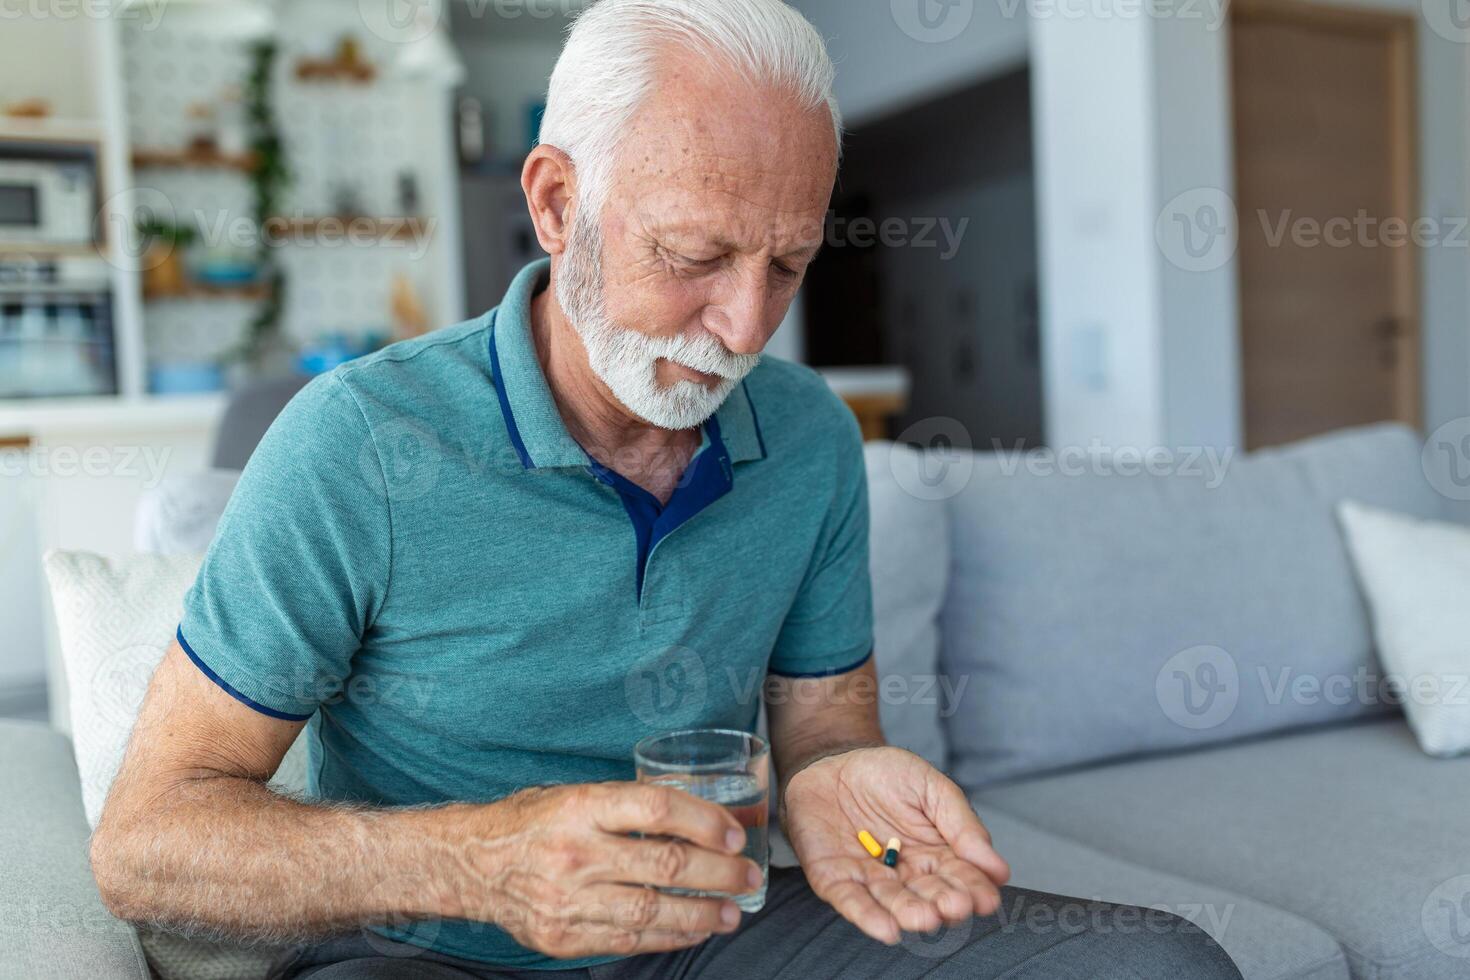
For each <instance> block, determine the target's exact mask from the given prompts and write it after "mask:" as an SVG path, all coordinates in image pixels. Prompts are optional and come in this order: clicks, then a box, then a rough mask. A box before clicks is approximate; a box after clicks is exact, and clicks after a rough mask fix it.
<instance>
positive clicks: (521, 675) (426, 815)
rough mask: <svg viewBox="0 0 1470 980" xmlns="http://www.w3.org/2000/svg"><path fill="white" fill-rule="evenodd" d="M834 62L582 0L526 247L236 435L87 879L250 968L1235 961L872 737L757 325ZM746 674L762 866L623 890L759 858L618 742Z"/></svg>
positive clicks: (786, 253) (834, 517)
mask: <svg viewBox="0 0 1470 980" xmlns="http://www.w3.org/2000/svg"><path fill="white" fill-rule="evenodd" d="M832 76H833V68H832V65H831V62H830V61H829V59H828V57H827V54H826V52H825V50H824V48H823V45H822V42H821V39H820V38H819V37H818V35H817V34H816V33H815V31H814V30H813V29H812V28H811V26H810V25H809V24H807V23H806V21H804V20H803V19H802V18H801V17H800V16H799V15H798V14H796V13H795V12H794V11H792V10H791V9H790V8H789V7H787V6H785V5H784V4H782V3H780V2H779V0H602V2H600V3H598V4H596V5H594V6H593V7H592V8H591V9H590V10H589V11H588V12H587V13H586V14H585V15H584V16H583V17H582V18H581V19H580V20H579V21H578V23H577V25H576V27H575V29H574V31H573V32H572V34H571V35H570V38H569V40H568V42H567V45H566V50H565V52H564V53H563V55H562V58H561V60H560V62H559V64H558V66H557V68H556V72H555V74H554V75H553V77H552V80H551V89H550V96H549V102H548V108H547V114H546V120H545V127H544V131H543V145H542V146H541V147H539V148H538V149H537V150H536V151H535V152H534V153H532V154H531V156H530V158H529V159H528V160H527V162H526V165H525V170H524V174H523V184H524V188H525V193H526V199H527V202H528V204H529V206H530V211H531V215H532V217H533V218H534V221H535V225H536V231H537V234H538V236H539V239H540V242H541V244H542V246H544V248H545V249H546V251H547V252H549V253H550V254H551V256H552V258H551V261H550V262H549V263H544V262H543V263H538V264H536V265H533V266H531V267H530V268H528V269H526V270H525V271H524V272H523V273H522V274H521V275H520V276H519V278H517V279H516V281H515V283H514V284H513V285H512V286H511V287H510V291H509V293H508V294H507V295H506V297H505V301H504V303H503V304H502V305H501V306H500V307H499V308H498V309H496V310H494V311H492V312H490V313H488V314H486V315H485V316H482V317H480V318H479V319H477V320H474V321H472V322H469V323H466V324H461V325H459V326H457V327H452V328H449V329H446V330H442V331H439V332H438V333H435V334H433V335H432V336H429V337H426V338H423V339H421V340H417V341H413V342H411V343H407V344H400V345H397V346H394V347H391V348H389V349H387V350H385V351H383V352H381V353H380V354H378V355H375V356H373V357H370V358H367V359H364V360H362V361H359V362H356V363H354V364H351V365H349V366H347V367H344V368H341V369H339V370H337V371H335V372H333V373H332V374H330V375H328V376H326V377H325V378H322V379H319V380H318V381H316V382H315V383H313V384H312V385H311V386H310V387H308V388H307V389H306V390H305V391H304V392H303V393H302V394H301V395H300V396H299V397H298V398H297V399H296V400H295V401H294V402H293V403H292V404H291V405H290V407H289V408H288V409H287V410H286V412H285V414H284V415H283V416H282V417H281V419H280V420H279V421H278V422H277V423H276V425H275V426H274V427H273V428H272V430H271V432H270V433H269V435H268V436H267V437H266V439H265V441H264V442H263V443H262V444H261V446H260V448H259V450H258V451H257V452H256V454H255V456H254V458H253V459H252V460H251V462H250V465H249V468H248V469H247V470H246V472H245V474H244V476H243V478H242V480H241V483H240V486H239V489H238V490H237V491H236V493H235V497H234V499H233V501H232V502H231V504H230V507H229V510H228V512H227V513H226V515H225V517H224V519H223V521H222V523H221V525H220V529H219V534H218V537H217V539H216V541H215V543H214V546H213V548H212V549H211V551H210V554H209V556H208V558H207V560H206V562H205V564H204V567H203V570H202V571H201V572H200V574H199V578H198V581H197V582H196V584H195V585H194V588H193V589H192V590H191V591H190V593H189V595H188V597H187V600H186V603H185V609H184V616H183V621H182V623H181V624H180V627H179V634H178V640H177V643H175V645H174V646H173V648H172V649H171V650H170V651H169V653H168V654H167V656H166V657H165V659H164V661H163V663H162V665H161V666H160V667H159V669H158V671H157V673H156V675H155V676H154V678H153V681H152V685H151V687H150V689H149V692H148V696H147V700H146V703H145V705H144V708H143V711H142V714H141V716H140V718H139V721H138V725H137V728H136V731H135V733H134V736H133V740H132V744H131V746H130V748H129V750H128V754H127V759H126V761H125V763H124V766H123V771H122V773H121V774H120V776H119V778H118V780H117V783H116V784H115V786H114V788H113V791H112V794H111V796H110V797H109V799H108V801H107V806H106V811H105V813H104V814H103V817H102V822H101V824H100V826H99V827H98V830H97V834H96V837H95V840H94V844H93V852H92V857H93V864H94V867H95V870H96V873H97V878H98V882H99V884H100V886H101V888H102V892H103V895H104V897H105V899H106V901H107V903H108V904H109V906H110V907H111V908H112V909H113V910H114V911H115V912H117V914H119V915H121V916H124V917H126V918H129V919H132V920H136V921H140V922H149V923H154V924H158V925H162V926H164V927H170V928H175V929H182V930H184V931H193V932H195V933H207V934H212V935H223V936H231V937H237V938H244V939H256V940H269V941H275V942H283V941H296V942H301V943H304V944H305V945H302V946H300V947H299V948H298V949H297V950H296V951H294V952H293V953H291V954H290V955H289V956H287V957H285V958H283V960H282V961H281V962H280V963H279V964H278V966H277V968H276V975H277V976H280V977H312V978H316V980H334V978H347V977H354V978H355V977H373V978H379V977H382V978H388V977H461V978H462V977H500V976H525V975H533V974H534V975H536V976H565V977H573V976H576V977H588V976H595V977H599V978H629V980H631V978H635V977H638V978H641V977H648V978H653V977H662V976H699V977H753V976H773V975H777V974H781V975H788V974H789V975H797V974H800V975H801V976H803V977H808V978H817V977H847V976H852V975H858V974H861V975H872V976H885V977H890V976H893V977H904V976H914V977H917V976H920V975H924V976H943V977H955V978H961V977H963V978H974V977H991V976H1001V975H1005V976H1007V977H1023V976H1025V977H1083V976H1085V977H1089V978H1090V977H1110V976H1126V977H1144V976H1146V977H1171V978H1172V977H1192V978H1196V980H1199V978H1223V977H1234V976H1237V974H1236V972H1235V970H1234V968H1233V966H1232V965H1231V963H1230V961H1229V959H1228V958H1227V957H1226V956H1225V955H1224V954H1223V953H1222V952H1221V951H1220V949H1219V948H1218V947H1217V946H1215V945H1214V944H1213V943H1212V942H1211V941H1210V940H1209V939H1208V938H1207V937H1205V936H1204V935H1203V934H1202V933H1201V932H1199V931H1198V930H1197V929H1195V928H1194V927H1192V926H1190V925H1188V924H1187V923H1185V922H1183V921H1182V920H1179V919H1176V918H1172V917H1168V916H1162V915H1154V916H1152V917H1150V916H1148V915H1144V914H1142V913H1141V910H1137V909H1131V910H1129V909H1117V908H1115V907H1112V906H1106V905H1102V904H1100V903H1080V902H1076V903H1069V902H1068V901H1067V900H1064V899H1059V898H1055V897H1053V896H1048V895H1042V894H1038V893H1034V892H1027V891H1023V890H1019V889H1012V888H1009V887H1003V886H1005V883H1006V881H1007V879H1008V876H1009V869H1008V868H1007V866H1006V862H1005V861H1004V860H1003V859H1002V858H1001V857H1000V856H999V855H997V853H996V851H995V850H993V849H992V847H991V842H990V837H989V835H988V833H987V832H986V830H985V828H984V827H983V826H982V825H981V822H980V821H979V819H978V818H977V817H976V815H975V814H974V812H973V811H972V810H971V808H970V806H969V804H968V802H967V801H966V798H965V796H964V794H963V793H962V792H961V790H960V789H959V788H958V787H956V786H955V785H954V784H953V783H952V782H950V781H949V780H948V779H947V778H946V777H945V776H944V775H942V774H941V773H940V772H938V771H936V770H935V769H933V768H931V767H930V766H929V765H928V764H926V763H925V762H923V761H922V760H920V759H919V758H918V757H916V756H914V755H911V754H909V753H907V752H904V751H902V750H900V749H896V748H891V747H886V746H885V745H884V743H883V737H882V734H881V732H880V731H879V727H878V724H877V718H876V712H875V708H874V706H873V698H872V697H871V695H870V694H869V695H867V696H864V695H863V693H862V692H863V686H864V685H869V687H868V688H867V690H868V691H869V692H871V690H872V688H871V684H872V682H873V678H874V668H873V663H872V659H871V639H872V622H871V618H872V617H871V610H870V605H871V603H870V597H869V584H868V578H867V535H868V524H867V498H866V491H865V483H864V468H863V463H862V452H861V447H860V445H859V436H858V432H857V428H856V425H855V423H854V421H853V419H852V418H851V416H850V415H849V414H848V413H847V412H846V410H845V409H844V407H843V406H842V404H841V403H840V402H839V401H837V400H836V399H835V398H834V397H833V396H832V395H831V394H830V393H829V392H828V391H827V390H826V389H825V387H824V386H823V384H822V383H821V381H820V380H819V379H818V378H817V376H816V375H814V374H812V373H811V372H809V371H807V370H804V369H802V368H799V367H794V366H792V365H790V364H784V363H781V362H778V361H773V360H765V361H762V360H761V359H760V353H761V350H762V348H764V347H765V345H766V343H767V341H769V340H770V338H771V335H772V333H773V332H774V331H775V330H776V328H777V325H778V324H780V323H781V321H782V318H783V317H784V315H785V313H786V311H787V308H788V306H789V305H790V303H791V301H792V298H793V297H794V296H795V294H796V291H797V288H798V287H799V286H800V284H801V281H802V276H803V273H804V271H805V269H806V267H807V265H808V263H810V262H811V260H812V258H813V256H814V255H815V253H816V251H817V248H818V246H819V244H820V238H821V229H822V227H823V218H824V215H825V212H826V210H827V207H828V204H829V199H830V195H831V191H832V188H833V184H834V178H835V174H836V171H837V162H838V156H839V144H840V134H841V123H840V120H839V118H838V113H837V109H836V106H835V103H834V101H833V98H832V95H831V83H832ZM472 274H473V270H472ZM767 675H769V678H770V682H769V683H767V684H764V685H762V684H761V683H760V681H761V679H762V678H765V677H766V676H767ZM650 677H651V678H652V679H653V681H652V682H653V683H654V684H655V685H658V684H664V686H665V687H667V688H668V689H667V690H655V691H654V693H655V694H658V695H661V697H651V696H650V695H649V692H648V690H647V684H648V683H649V681H648V678H650ZM677 677H682V678H683V679H684V681H685V683H684V684H682V685H678V684H673V683H672V680H673V679H675V678H677ZM752 678H753V679H754V683H750V682H749V680H750V679H752ZM691 679H693V680H691ZM762 692H763V693H764V695H765V699H766V702H767V704H768V705H769V724H770V734H771V742H772V745H773V746H774V756H775V762H776V768H777V770H778V772H779V775H780V784H779V790H778V791H779V794H780V799H781V804H782V811H783V815H784V826H785V829H786V831H787V834H788V836H789V838H790V840H791V843H792V845H793V848H794V850H795V852H796V854H797V856H798V858H799V860H800V864H801V868H800V870H795V869H793V870H789V871H777V872H774V873H773V874H772V875H771V876H770V880H769V885H768V887H769V891H768V897H767V902H766V905H765V908H764V909H763V910H762V911H760V912H758V913H755V914H753V915H750V916H748V917H747V918H745V920H744V921H742V916H741V913H740V911H739V909H738V908H737V907H736V905H735V904H734V903H732V902H731V901H729V900H727V899H721V898H712V897H698V896H697V895H689V894H676V893H669V892H667V891H665V890H662V889H668V888H674V889H678V890H682V891H694V892H702V893H710V892H714V893H718V894H726V895H740V894H744V893H748V892H757V891H759V890H760V889H761V888H762V887H763V881H762V875H761V871H760V869H759V868H757V867H756V866H755V865H754V864H753V863H752V862H750V861H749V860H747V859H745V858H744V857H742V856H741V848H742V843H743V839H744V836H745V832H744V831H743V829H742V828H741V826H740V824H739V823H737V822H736V821H735V819H734V818H733V817H732V816H731V815H730V813H729V811H727V810H725V809H724V808H722V807H720V806H717V805H715V804H713V803H708V802H704V801H702V800H699V799H696V798H694V797H693V796H690V795H687V794H685V793H682V792H679V791H676V790H671V789H667V788H656V787H650V786H640V785H638V784H636V783H634V782H630V781H629V780H630V777H631V776H632V765H631V751H632V747H633V745H634V743H635V742H637V741H638V740H639V739H641V738H643V737H645V736H647V735H649V734H652V733H656V732H658V731H660V730H665V729H669V728H677V727H691V726H701V727H704V726H714V727H725V728H737V729H746V730H750V729H752V728H753V727H754V725H755V723H756V718H757V712H758V709H759V706H760V700H761V694H762ZM308 724H309V728H308V731H307V745H308V750H309V771H310V786H309V789H310V792H309V794H308V796H307V798H306V799H302V800H298V799H293V798H289V797H286V796H283V795H279V794H277V793H275V792H273V791H272V790H271V789H270V788H268V786H267V780H268V778H269V777H270V776H271V774H272V773H273V772H274V771H275V770H276V768H277V766H278V764H279V763H280V762H281V759H282V757H283V755H284V753H285V752H286V751H287V748H288V747H289V746H290V745H291V744H292V742H293V740H295V739H296V737H297V734H298V732H300V731H301V729H302V727H303V725H308ZM860 829H870V830H872V832H873V833H875V834H877V835H878V836H879V837H880V838H887V837H888V836H890V835H891V836H897V837H899V838H901V839H902V840H903V841H905V842H906V845H905V847H904V850H903V855H902V859H901V861H900V862H899V863H898V864H897V866H896V867H887V866H885V865H884V864H883V863H882V862H879V861H876V860H873V859H872V858H870V857H869V856H868V855H867V853H866V852H865V851H864V850H863V849H862V847H861V846H860V845H859V844H858V842H857V840H856V834H857V832H858V831H859V830H860ZM1069 909H1070V913H1071V914H1068V913H1069ZM1123 911H1129V912H1139V913H1140V915H1139V916H1136V917H1130V918H1129V921H1132V922H1134V923H1135V927H1134V928H1132V929H1129V928H1126V927H1125V924H1124V923H1123V921H1122V919H1121V918H1117V919H1115V918H1114V916H1115V914H1116V913H1118V912H1123ZM1110 922H1111V923H1113V927H1112V928H1109V927H1108V924H1109V923H1110ZM940 929H945V930H946V932H945V934H944V936H943V937H942V938H941V939H939V940H934V939H920V938H915V937H914V936H913V935H912V934H914V933H924V932H934V931H936V930H940ZM904 933H909V934H910V936H909V938H905V937H904ZM522 971H532V972H530V973H526V972H522Z"/></svg>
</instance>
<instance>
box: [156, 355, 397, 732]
mask: <svg viewBox="0 0 1470 980" xmlns="http://www.w3.org/2000/svg"><path fill="white" fill-rule="evenodd" d="M391 533H392V532H391V524H390V514H389V512H388V499H387V492H386V487H385V484H384V479H383V470H382V466H381V464H380V462H379V458H378V452H377V447H376V446H375V445H374V443H373V439H372V434H371V432H370V430H369V427H368V425H367V422H366V420H365V419H364V418H363V415H362V412H361V410H360V409H359V408H358V405H357V402H356V399H355V398H354V397H353V395H352V393H351V391H350V390H348V388H347V387H346V385H345V384H344V383H343V382H342V381H341V380H340V378H338V377H337V376H336V375H327V376H325V377H322V378H318V379H317V380H315V381H313V382H312V383H311V384H309V385H308V386H307V387H306V388H305V389H303V390H302V392H301V393H300V394H298V395H297V396H296V398H295V399H293V400H292V402H291V403H290V404H289V405H288V406H287V407H286V409H285V411H284V412H282V413H281V416H280V417H279V418H278V419H277V420H276V421H275V424H274V425H272V426H271V428H270V430H269V431H268V432H267V433H266V435H265V438H264V439H263V440H262V441H261V443H260V445H259V446H258V447H257V448H256V450H255V453H254V455H252V456H251V458H250V462H249V464H248V465H247V466H246V467H245V472H244V473H243V474H242V475H241V477H240V482H239V485H238V486H237V487H236V489H235V493H234V495H233V496H232V497H231V498H230V503H229V505H228V506H227V507H226V508H225V512H224V515H223V516H222V517H221V518H220V524H219V529H218V531H217V532H216V535H215V539H214V542H213V544H212V545H211V546H210V549H209V553H208V555H207V556H206V557H205V560H204V564H203V567H202V568H201V569H200V572H199V577H198V578H197V579H196V580H195V582H194V585H193V587H192V588H191V589H190V590H189V592H188V594H187V595H186V596H185V597H184V614H183V621H182V622H181V623H180V624H179V634H178V638H179V643H180V645H181V646H182V647H183V649H184V651H185V653H187V654H188V656H189V658H190V659H191V660H193V661H194V663H195V665H196V666H198V667H199V669H200V670H201V671H203V672H204V673H205V674H206V675H208V676H209V678H210V679H211V680H213V681H214V682H215V683H216V684H218V685H219V686H220V687H222V688H223V689H224V690H225V691H227V692H228V693H229V694H231V695H232V696H233V697H235V698H236V699H237V700H239V701H242V702H244V703H245V704H247V705H249V706H250V707H252V708H254V709H255V710H257V711H260V712H262V713H264V714H267V715H270V716H272V717H277V718H284V719H288V720H305V719H307V718H309V717H311V715H312V713H314V712H315V711H316V709H317V706H318V705H319V704H321V703H322V702H323V701H325V700H327V699H328V698H330V697H332V696H334V695H335V694H336V692H337V691H339V690H340V688H341V685H342V684H343V683H344V682H345V681H346V679H347V676H348V673H349V672H350V670H351V661H352V657H353V655H354V654H355V653H356V652H357V650H358V648H359V647H360V646H361V645H362V639H363V636H364V635H365V634H366V632H367V631H368V630H369V629H370V628H371V626H372V623H373V619H374V617H375V616H376V614H377V611H378V609H379V607H380V606H381V604H382V602H383V599H384V596H385V594H386V592H387V587H388V578H389V573H390V571H391V547H392V539H391Z"/></svg>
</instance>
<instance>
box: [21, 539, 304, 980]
mask: <svg viewBox="0 0 1470 980" xmlns="http://www.w3.org/2000/svg"><path fill="white" fill-rule="evenodd" d="M202 560H203V559H202V558H201V557H200V556H198V555H181V556H167V557H166V556H161V555H138V556H136V557H133V558H128V559H125V560H122V561H116V562H114V561H109V560H108V559H106V558H102V557H99V556H97V555H91V554H85V553H74V552H62V551H53V552H50V553H48V554H47V555H46V560H45V564H46V576H47V578H48V579H49V580H50V582H51V595H52V600H53V605H54V607H55V609H56V625H57V632H58V634H59V635H60V638H61V659H62V663H63V665H64V666H65V668H66V675H67V681H68V686H69V690H70V704H71V721H72V750H73V751H74V752H75V753H76V758H77V770H78V771H79V772H80V773H81V779H82V805H83V807H84V809H85V810H86V813H87V822H88V823H89V824H90V825H91V826H93V827H96V826H97V818H98V817H99V816H100V815H101V813H102V804H103V801H104V800H106V798H107V790H108V788H109V787H110V786H111V785H112V781H113V779H114V778H116V776H117V770H118V767H119V766H121V765H122V758H123V751H124V750H125V749H126V748H127V744H128V735H129V734H130V733H131V732H132V729H133V722H134V721H135V720H136V719H137V717H138V709H139V708H140V707H141V706H142V704H143V695H144V693H145V692H146V691H147V689H148V681H149V679H150V678H151V677H152V676H153V671H154V668H156V667H157V666H158V662H159V661H160V660H162V659H163V654H164V652H165V651H167V650H168V647H169V644H170V643H172V642H173V639H174V633H175V630H176V629H177V627H178V624H179V618H180V614H181V612H182V610H183V604H184V593H185V592H187V591H188V590H189V587H190V586H191V585H192V584H193V583H194V577H195V576H196V575H197V574H198V573H199V566H200V563H201V562H202ZM305 777H306V766H305V742H304V739H303V738H298V739H297V740H296V743H295V744H294V745H292V747H291V751H290V752H289V753H287V756H286V758H285V760H283V761H282V763H281V767H280V769H279V770H278V771H277V772H276V776H275V779H274V780H272V783H271V785H272V786H274V787H276V788H277V789H279V790H281V791H283V792H302V791H304V789H305V786H306V779H305ZM140 934H141V939H142V942H143V950H144V952H145V953H147V954H148V962H149V963H150V964H152V966H153V968H154V970H155V971H157V973H158V975H159V976H160V977H161V978H162V980H259V978H261V977H264V976H265V974H266V971H267V968H268V967H269V966H270V963H271V961H272V959H274V957H275V956H276V955H277V954H278V953H279V950H277V949H272V948H269V947H245V946H237V945H234V944H229V943H212V942H203V941H195V940H185V939H180V938H179V937H177V936H171V935H167V934H165V933H155V932H151V931H149V930H140Z"/></svg>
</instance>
